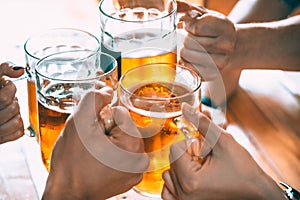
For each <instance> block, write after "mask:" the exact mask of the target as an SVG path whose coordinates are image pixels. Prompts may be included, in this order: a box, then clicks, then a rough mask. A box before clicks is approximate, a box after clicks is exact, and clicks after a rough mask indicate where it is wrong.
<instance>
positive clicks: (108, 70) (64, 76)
mask: <svg viewBox="0 0 300 200" xmlns="http://www.w3.org/2000/svg"><path fill="white" fill-rule="evenodd" d="M35 75H36V89H37V100H38V106H37V107H38V120H39V133H40V148H41V155H42V160H43V163H44V165H45V167H46V169H47V170H48V171H49V170H50V156H51V153H52V148H53V145H54V143H55V141H56V139H57V137H58V135H59V134H60V132H61V131H62V129H63V128H64V125H65V121H66V119H67V118H68V116H69V115H70V113H72V111H73V109H74V107H76V105H77V104H78V102H79V101H80V99H81V97H82V95H84V94H85V93H86V92H87V91H90V90H94V89H95V86H96V83H98V84H99V81H102V82H105V83H106V85H108V86H110V87H112V88H113V89H114V91H115V95H114V99H113V100H112V103H114V102H116V101H117V85H118V74H117V61H116V60H115V59H114V58H113V57H112V56H110V55H108V54H104V53H101V52H100V51H90V50H72V51H64V52H59V53H56V54H52V55H49V56H47V57H45V58H43V59H41V60H40V61H39V62H38V63H37V66H36V67H35Z"/></svg>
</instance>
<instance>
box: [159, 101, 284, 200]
mask: <svg viewBox="0 0 300 200" xmlns="http://www.w3.org/2000/svg"><path fill="white" fill-rule="evenodd" d="M183 115H184V117H185V118H186V119H187V120H188V121H190V122H192V123H193V124H194V125H195V126H196V127H198V130H199V131H200V132H201V133H202V134H203V136H205V138H206V141H207V142H208V144H210V146H211V148H212V150H211V152H210V154H209V155H208V156H207V157H206V158H205V159H204V161H203V162H199V161H198V160H195V159H193V155H192V154H190V153H188V152H186V150H185V149H186V144H185V143H178V144H175V145H173V146H172V147H171V152H170V163H171V168H170V170H168V171H165V172H164V174H163V179H164V181H165V185H164V189H163V192H162V197H163V199H165V200H175V199H182V200H185V199H187V200H194V199H195V200H196V199H197V200H202V199H203V200H204V199H209V200H210V199H284V195H283V192H282V190H281V189H280V188H279V187H278V186H277V185H276V183H275V182H274V181H273V180H272V179H271V178H270V177H269V176H268V175H267V174H266V173H265V172H264V171H263V170H262V169H261V168H260V167H259V166H258V164H257V163H256V162H255V161H254V160H253V158H252V157H251V155H250V154H249V153H248V152H247V151H246V150H245V149H244V148H243V147H242V146H241V145H239V144H238V143H237V142H236V141H235V140H234V139H233V137H232V136H231V135H230V134H229V133H228V132H226V131H225V130H224V129H222V128H221V127H219V126H217V125H215V124H213V123H212V122H211V121H210V120H209V119H208V118H207V117H206V116H205V115H204V114H202V113H200V112H199V111H196V110H194V109H193V108H192V107H191V106H188V105H187V104H186V105H184V106H183ZM202 152H203V151H202ZM178 155H182V156H181V157H180V158H179V159H178V160H172V158H178Z"/></svg>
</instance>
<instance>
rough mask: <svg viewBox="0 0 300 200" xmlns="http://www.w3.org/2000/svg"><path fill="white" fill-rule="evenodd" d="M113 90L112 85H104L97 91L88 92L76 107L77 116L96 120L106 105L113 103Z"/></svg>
mask: <svg viewBox="0 0 300 200" xmlns="http://www.w3.org/2000/svg"><path fill="white" fill-rule="evenodd" d="M112 97H113V90H112V89H111V88H110V87H106V86H105V87H102V88H101V89H99V90H96V91H90V92H88V93H86V94H85V95H84V96H83V98H82V99H81V100H80V102H79V104H78V107H77V108H76V111H75V112H76V115H77V117H78V116H80V118H82V119H86V120H91V118H93V120H96V119H97V118H98V117H99V113H100V111H101V110H102V108H103V107H104V106H106V105H107V104H109V103H111V100H112Z"/></svg>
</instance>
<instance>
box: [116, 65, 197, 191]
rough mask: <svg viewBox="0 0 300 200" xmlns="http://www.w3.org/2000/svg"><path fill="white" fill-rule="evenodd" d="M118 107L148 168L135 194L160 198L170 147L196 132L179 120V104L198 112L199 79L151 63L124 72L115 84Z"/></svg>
mask: <svg viewBox="0 0 300 200" xmlns="http://www.w3.org/2000/svg"><path fill="white" fill-rule="evenodd" d="M119 86H120V97H119V98H120V103H121V105H123V106H125V107H126V108H127V109H128V110H129V112H130V114H131V117H132V119H133V121H134V122H135V123H136V125H137V127H138V129H139V130H140V132H141V134H142V137H143V140H144V145H145V152H146V153H147V154H148V156H149V158H150V165H149V168H148V170H147V172H145V173H144V175H143V180H142V181H141V182H140V183H139V184H138V185H137V186H136V187H135V190H136V191H137V192H138V193H140V194H142V195H145V196H149V197H160V194H161V192H162V188H163V184H164V182H163V179H162V173H163V171H165V170H167V169H168V168H169V164H170V163H169V150H170V145H172V144H174V143H176V142H178V141H181V140H186V139H189V138H197V137H198V136H199V132H198V131H197V129H196V128H195V127H193V125H192V124H189V123H188V122H187V121H186V120H184V119H183V118H182V112H181V104H182V103H183V102H186V103H188V104H190V105H192V106H193V107H195V109H199V110H200V109H201V103H200V100H201V90H200V88H201V78H200V76H199V75H198V73H197V72H196V71H194V70H192V69H190V68H187V67H184V66H180V65H178V64H175V63H174V64H168V63H153V64H147V65H142V66H138V67H135V68H132V69H130V70H128V71H127V72H126V73H125V74H123V75H122V76H121V78H120V81H119Z"/></svg>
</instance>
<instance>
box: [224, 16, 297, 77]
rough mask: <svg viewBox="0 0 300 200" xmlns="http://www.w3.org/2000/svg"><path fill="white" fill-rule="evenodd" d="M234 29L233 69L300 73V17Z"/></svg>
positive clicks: (243, 25)
mask: <svg viewBox="0 0 300 200" xmlns="http://www.w3.org/2000/svg"><path fill="white" fill-rule="evenodd" d="M235 27H236V31H237V37H236V43H235V50H234V54H232V57H231V59H230V62H229V65H230V67H234V66H243V67H245V68H256V69H257V68H259V69H260V68H263V69H280V70H297V71H298V70H300V56H299V55H300V45H299V41H300V16H294V17H290V18H288V19H285V20H280V21H274V22H267V23H251V24H236V25H235ZM228 67H229V66H228Z"/></svg>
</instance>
